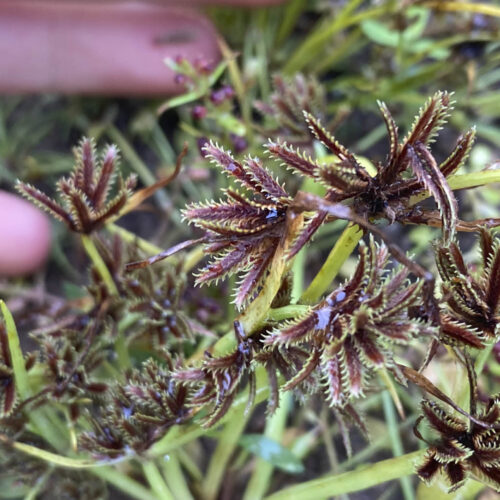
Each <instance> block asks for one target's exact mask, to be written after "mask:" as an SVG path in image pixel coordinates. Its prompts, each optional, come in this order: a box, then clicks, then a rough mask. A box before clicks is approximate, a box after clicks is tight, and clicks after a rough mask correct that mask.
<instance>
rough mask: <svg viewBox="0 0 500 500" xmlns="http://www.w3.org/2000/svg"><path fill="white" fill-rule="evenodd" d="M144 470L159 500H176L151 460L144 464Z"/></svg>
mask: <svg viewBox="0 0 500 500" xmlns="http://www.w3.org/2000/svg"><path fill="white" fill-rule="evenodd" d="M142 470H143V472H144V475H145V476H146V479H147V481H148V483H149V485H150V486H151V489H152V490H153V491H154V493H155V494H156V497H157V498H158V500H175V498H174V495H172V492H171V491H170V490H169V488H168V486H167V483H165V480H164V479H163V476H162V475H161V473H160V471H159V470H158V467H157V466H156V464H155V463H154V462H153V461H152V460H150V461H148V462H143V464H142Z"/></svg>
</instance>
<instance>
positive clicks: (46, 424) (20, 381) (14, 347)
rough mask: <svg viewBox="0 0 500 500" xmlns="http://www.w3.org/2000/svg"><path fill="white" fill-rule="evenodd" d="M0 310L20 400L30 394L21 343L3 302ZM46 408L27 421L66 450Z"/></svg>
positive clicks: (46, 437)
mask: <svg viewBox="0 0 500 500" xmlns="http://www.w3.org/2000/svg"><path fill="white" fill-rule="evenodd" d="M0 310H1V311H2V315H3V318H4V321H5V326H6V328H7V341H8V344H9V352H10V358H11V362H12V369H13V371H14V381H15V384H16V389H17V392H18V394H19V398H20V399H21V400H25V399H27V398H29V397H30V396H31V394H32V391H31V387H30V384H29V378H28V373H27V371H26V367H25V364H24V357H23V352H22V350H21V343H20V342H19V335H18V333H17V328H16V324H15V322H14V318H13V317H12V314H11V313H10V311H9V309H8V307H7V305H6V304H5V302H4V301H3V300H0ZM48 411H49V409H48V408H35V409H33V410H31V411H30V412H29V419H30V423H31V425H32V426H33V427H34V429H33V430H34V431H35V432H36V433H38V434H39V435H40V436H42V437H44V438H45V439H46V440H47V441H48V442H49V443H50V444H52V445H53V446H54V447H55V448H56V449H57V450H60V451H62V450H64V449H66V444H67V443H66V440H65V439H64V435H63V434H61V433H60V432H58V431H57V429H55V428H54V426H53V425H52V423H51V422H50V420H49V419H48V418H47V412H48Z"/></svg>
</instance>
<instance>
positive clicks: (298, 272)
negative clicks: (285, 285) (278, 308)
mask: <svg viewBox="0 0 500 500" xmlns="http://www.w3.org/2000/svg"><path fill="white" fill-rule="evenodd" d="M305 264H306V249H305V248H303V249H302V250H301V251H300V252H299V253H298V254H297V255H296V256H295V259H294V260H293V266H292V271H293V286H292V302H297V301H298V300H299V299H300V296H301V295H302V292H303V291H304V275H305Z"/></svg>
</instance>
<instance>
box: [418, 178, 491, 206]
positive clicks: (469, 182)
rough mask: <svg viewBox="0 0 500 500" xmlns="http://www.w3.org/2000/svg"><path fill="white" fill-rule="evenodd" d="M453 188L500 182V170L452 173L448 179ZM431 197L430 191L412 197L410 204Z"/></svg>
mask: <svg viewBox="0 0 500 500" xmlns="http://www.w3.org/2000/svg"><path fill="white" fill-rule="evenodd" d="M446 180H447V181H448V185H449V186H450V188H451V189H453V190H457V189H469V188H474V187H479V186H486V185H488V184H494V183H495V182H500V170H482V171H480V172H472V173H470V174H459V175H452V176H450V177H448V178H447V179H446ZM429 197H430V194H429V193H428V192H425V193H421V194H419V195H416V196H412V197H410V203H409V204H410V206H413V205H415V204H417V203H419V202H420V201H423V200H425V199H427V198H429Z"/></svg>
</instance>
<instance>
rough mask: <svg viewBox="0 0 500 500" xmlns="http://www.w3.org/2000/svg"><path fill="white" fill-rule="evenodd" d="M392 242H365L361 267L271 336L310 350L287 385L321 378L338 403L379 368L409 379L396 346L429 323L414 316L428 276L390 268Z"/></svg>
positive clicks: (275, 344) (332, 401)
mask: <svg viewBox="0 0 500 500" xmlns="http://www.w3.org/2000/svg"><path fill="white" fill-rule="evenodd" d="M387 259H388V252H387V248H386V247H385V246H384V245H381V246H377V245H376V244H375V242H374V241H373V239H372V240H371V241H370V246H369V248H368V247H367V246H366V245H364V244H362V245H361V247H360V258H359V262H358V265H357V268H356V271H355V273H354V275H353V277H352V278H351V280H349V281H348V282H347V283H346V284H345V285H343V286H341V287H339V288H337V289H336V290H335V291H334V292H332V293H331V294H330V295H328V296H327V297H326V298H325V299H324V300H323V301H322V302H320V303H319V304H318V305H316V306H315V307H313V308H312V309H311V310H310V312H308V313H307V314H306V315H305V316H303V317H302V318H300V319H298V320H296V321H292V322H291V323H289V324H286V325H285V326H283V327H281V328H279V329H276V330H275V331H274V332H273V333H272V334H271V335H270V336H268V337H267V339H266V343H267V344H268V345H269V346H272V347H278V346H282V347H284V346H286V347H289V346H297V347H302V348H305V350H307V351H308V352H309V353H310V354H309V357H308V359H307V360H306V361H305V362H304V363H303V366H302V368H301V370H300V371H298V372H297V373H296V375H295V376H294V377H293V378H291V379H290V380H288V381H287V383H286V384H285V386H284V389H292V388H294V387H296V386H298V385H299V384H301V383H303V382H306V381H307V379H308V378H309V377H310V376H313V377H315V378H317V379H318V380H319V382H320V384H321V387H322V389H323V391H324V393H325V395H326V397H327V399H328V401H329V402H330V404H331V405H332V406H344V405H345V404H346V403H348V402H349V400H350V399H351V398H353V397H358V396H361V395H362V394H363V391H364V390H365V389H366V387H367V383H368V381H369V379H370V378H371V377H372V375H373V373H374V372H375V370H378V369H383V368H385V369H388V370H390V371H392V372H393V373H394V374H395V375H396V376H397V378H398V379H399V380H401V381H403V378H402V377H401V374H400V373H399V370H398V369H397V367H396V365H395V363H394V359H393V356H394V354H393V351H394V346H395V345H407V344H408V343H409V342H410V341H411V339H412V338H414V337H415V336H416V335H417V334H418V333H426V331H427V329H428V327H427V325H426V324H425V323H422V322H420V321H419V320H416V319H413V318H410V317H409V315H408V308H409V307H412V306H415V305H417V304H418V303H419V302H420V298H419V295H420V291H421V288H422V282H421V281H417V282H415V283H410V282H409V280H408V270H406V269H405V268H403V267H398V268H396V269H395V270H394V271H392V272H389V271H387V269H386V265H387Z"/></svg>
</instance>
